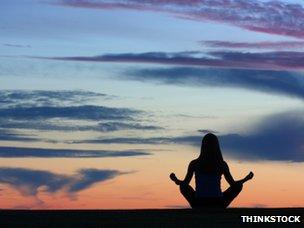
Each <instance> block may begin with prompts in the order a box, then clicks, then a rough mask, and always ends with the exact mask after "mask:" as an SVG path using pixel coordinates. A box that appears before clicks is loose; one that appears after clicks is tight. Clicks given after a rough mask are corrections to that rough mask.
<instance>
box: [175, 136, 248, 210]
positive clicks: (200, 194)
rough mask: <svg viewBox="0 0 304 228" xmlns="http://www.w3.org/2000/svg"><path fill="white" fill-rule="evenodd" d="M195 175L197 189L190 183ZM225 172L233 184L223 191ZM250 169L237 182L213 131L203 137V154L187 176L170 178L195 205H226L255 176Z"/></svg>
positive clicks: (201, 206)
mask: <svg viewBox="0 0 304 228" xmlns="http://www.w3.org/2000/svg"><path fill="white" fill-rule="evenodd" d="M193 174H195V189H196V191H194V190H193V188H192V187H191V186H190V185H189V183H190V181H191V179H192V176H193ZM222 175H224V177H225V179H226V180H227V182H228V183H229V185H230V187H229V188H228V189H227V190H226V191H224V192H222V191H221V183H220V182H221V176H222ZM252 177H253V173H252V172H250V173H249V174H248V175H247V176H246V177H245V178H244V179H242V180H239V181H235V180H234V179H233V177H232V175H231V173H230V171H229V167H228V165H227V163H226V162H225V161H224V159H223V157H222V152H221V149H220V146H219V141H218V138H217V137H216V136H215V135H214V134H211V133H208V134H207V135H205V136H204V138H203V140H202V146H201V153H200V156H199V157H198V158H197V159H195V160H193V161H191V162H190V164H189V166H188V171H187V174H186V176H185V179H184V180H183V181H182V180H179V179H177V177H176V176H175V174H174V173H171V174H170V178H171V180H172V181H174V182H175V183H176V184H177V185H179V187H180V191H181V193H182V195H183V196H184V197H185V198H186V200H187V201H188V202H189V204H190V206H191V207H192V208H210V207H216V208H226V207H228V205H229V204H230V203H231V202H232V201H233V200H234V198H235V197H236V196H237V195H238V194H239V193H240V192H241V190H242V188H243V184H244V183H245V182H246V181H248V180H250V179H252Z"/></svg>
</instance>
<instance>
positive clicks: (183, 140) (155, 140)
mask: <svg viewBox="0 0 304 228" xmlns="http://www.w3.org/2000/svg"><path fill="white" fill-rule="evenodd" d="M198 139H201V136H192V135H191V136H180V137H150V138H141V137H113V138H96V139H88V140H75V141H72V142H70V143H73V144H80V143H93V144H173V143H179V144H191V145H192V144H193V143H194V142H196V141H197V140H198Z"/></svg>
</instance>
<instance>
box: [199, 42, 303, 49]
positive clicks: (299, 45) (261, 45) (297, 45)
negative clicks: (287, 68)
mask: <svg viewBox="0 0 304 228" xmlns="http://www.w3.org/2000/svg"><path fill="white" fill-rule="evenodd" d="M200 44H202V45H203V46H206V47H213V48H229V49H240V48H241V49H247V48H250V49H274V50H286V49H303V48H304V41H263V42H232V41H219V40H207V41H204V40H203V41H200Z"/></svg>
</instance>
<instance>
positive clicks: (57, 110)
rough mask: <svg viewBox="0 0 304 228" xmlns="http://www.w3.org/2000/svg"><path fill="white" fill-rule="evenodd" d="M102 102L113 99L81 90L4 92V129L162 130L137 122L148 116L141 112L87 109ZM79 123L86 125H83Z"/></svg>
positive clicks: (0, 116)
mask: <svg viewBox="0 0 304 228" xmlns="http://www.w3.org/2000/svg"><path fill="white" fill-rule="evenodd" d="M98 98H102V99H112V98H113V97H112V96H110V95H106V94H103V93H95V92H89V91H79V90H72V91H64V90H63V91H45V90H34V91H26V90H2V91H0V103H2V105H1V108H0V126H1V128H3V129H31V130H46V131H99V132H111V131H120V130H158V129H162V128H161V127H158V126H154V125H146V124H142V123H139V122H137V120H138V119H140V118H141V116H142V115H143V114H144V112H142V111H140V110H135V109H129V108H116V107H115V108H114V107H105V106H96V105H86V104H87V103H88V102H96V99H98ZM79 120H81V121H85V123H81V124H80V123H79ZM6 136H7V134H6ZM11 136H12V135H11ZM2 137H4V134H2ZM0 140H1V138H0Z"/></svg>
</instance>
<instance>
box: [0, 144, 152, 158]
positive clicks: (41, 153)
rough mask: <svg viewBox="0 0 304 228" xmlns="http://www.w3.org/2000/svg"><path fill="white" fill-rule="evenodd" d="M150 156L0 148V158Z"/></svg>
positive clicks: (125, 152)
mask: <svg viewBox="0 0 304 228" xmlns="http://www.w3.org/2000/svg"><path fill="white" fill-rule="evenodd" d="M145 155H150V153H148V152H144V151H141V150H125V151H111V150H76V149H50V148H27V147H0V157H1V158H21V157H37V158H103V157H134V156H145Z"/></svg>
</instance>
